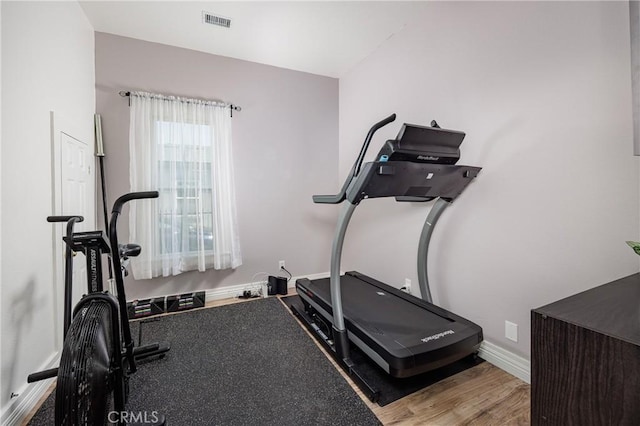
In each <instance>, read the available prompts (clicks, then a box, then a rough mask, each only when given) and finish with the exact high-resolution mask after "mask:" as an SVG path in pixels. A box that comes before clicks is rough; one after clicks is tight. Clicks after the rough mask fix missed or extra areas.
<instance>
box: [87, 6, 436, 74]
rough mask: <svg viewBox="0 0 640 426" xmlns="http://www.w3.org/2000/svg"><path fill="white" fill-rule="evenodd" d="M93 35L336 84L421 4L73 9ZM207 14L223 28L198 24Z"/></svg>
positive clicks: (392, 33)
mask: <svg viewBox="0 0 640 426" xmlns="http://www.w3.org/2000/svg"><path fill="white" fill-rule="evenodd" d="M80 5H81V7H82V8H83V9H84V12H85V14H86V15H87V17H88V18H89V20H90V22H91V23H92V25H93V27H94V29H95V30H96V31H98V32H105V33H110V34H116V35H121V36H126V37H132V38H136V39H140V40H146V41H152V42H157V43H162V44H167V45H171V46H178V47H183V48H187V49H193V50H199V51H202V52H208V53H212V54H216V55H222V56H228V57H232V58H237V59H243V60H247V61H251V62H258V63H262V64H267V65H273V66H277V67H282V68H289V69H293V70H297V71H304V72H309V73H313V74H320V75H326V76H330V77H340V76H342V75H344V73H346V72H348V71H349V70H350V69H351V68H352V67H354V66H355V65H356V64H357V63H358V62H360V61H361V60H363V59H364V58H366V57H367V56H368V55H369V54H371V53H372V52H373V51H375V50H376V49H377V48H378V46H380V45H381V44H382V43H384V42H385V40H387V39H389V38H390V37H392V36H393V35H394V34H395V33H397V32H399V31H401V30H402V29H403V28H404V27H405V25H406V24H407V23H408V22H409V21H410V20H411V19H413V18H414V17H415V16H416V15H417V14H418V11H419V10H421V9H423V8H424V7H425V6H426V2H401V1H397V2H396V1H390V2H382V1H316V2H306V1H293V2H271V1H257V2H244V1H230V2H211V1H200V2H197V1H196V2H191V1H189V2H187V1H80ZM203 11H206V12H209V13H213V14H215V15H221V16H223V17H225V18H230V19H231V21H232V22H231V27H230V28H222V27H218V26H214V25H210V24H204V23H203V19H202V12H203Z"/></svg>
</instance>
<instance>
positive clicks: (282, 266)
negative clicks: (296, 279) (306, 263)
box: [278, 260, 286, 269]
mask: <svg viewBox="0 0 640 426" xmlns="http://www.w3.org/2000/svg"><path fill="white" fill-rule="evenodd" d="M282 268H286V266H284V260H279V261H278V269H282Z"/></svg>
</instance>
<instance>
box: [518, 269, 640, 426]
mask: <svg viewBox="0 0 640 426" xmlns="http://www.w3.org/2000/svg"><path fill="white" fill-rule="evenodd" d="M531 422H532V424H534V425H580V426H584V425H636V426H637V425H640V274H634V275H631V276H628V277H626V278H622V279H619V280H617V281H613V282H611V283H608V284H604V285H601V286H599V287H596V288H593V289H591V290H587V291H584V292H582V293H579V294H576V295H574V296H571V297H567V298H566V299H562V300H560V301H558V302H555V303H551V304H549V305H546V306H543V307H541V308H538V309H533V310H532V311H531Z"/></svg>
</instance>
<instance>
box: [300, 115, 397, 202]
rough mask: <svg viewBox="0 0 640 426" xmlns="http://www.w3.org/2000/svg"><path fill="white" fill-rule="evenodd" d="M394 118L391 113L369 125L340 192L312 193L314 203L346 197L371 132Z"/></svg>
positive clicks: (362, 158) (358, 168) (371, 134)
mask: <svg viewBox="0 0 640 426" xmlns="http://www.w3.org/2000/svg"><path fill="white" fill-rule="evenodd" d="M395 119H396V115H395V113H394V114H391V115H390V116H388V117H387V118H385V119H384V120H380V121H378V122H377V123H376V124H374V125H373V126H371V129H369V133H367V137H366V138H365V139H364V143H363V144H362V148H360V154H358V158H357V159H356V162H355V163H354V164H353V167H351V171H349V174H348V175H347V179H346V180H345V182H344V184H343V185H342V188H341V189H340V192H338V193H337V194H335V195H314V196H313V197H312V198H313V202H314V203H316V204H340V203H341V202H343V201H344V200H345V199H346V197H347V189H348V188H349V185H350V184H351V182H352V181H353V180H354V179H355V178H356V177H357V176H358V174H359V173H360V168H361V167H362V162H363V161H364V156H365V154H366V153H367V149H368V148H369V144H370V143H371V139H372V138H373V134H374V133H375V132H376V131H378V129H380V128H382V127H384V126H386V125H387V124H389V123H391V122H393V121H395Z"/></svg>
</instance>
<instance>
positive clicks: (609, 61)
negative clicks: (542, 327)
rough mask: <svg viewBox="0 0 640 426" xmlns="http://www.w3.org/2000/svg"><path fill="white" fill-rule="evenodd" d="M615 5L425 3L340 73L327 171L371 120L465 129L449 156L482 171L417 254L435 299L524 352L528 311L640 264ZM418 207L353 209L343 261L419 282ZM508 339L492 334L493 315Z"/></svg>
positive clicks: (377, 204) (424, 208) (621, 32)
mask: <svg viewBox="0 0 640 426" xmlns="http://www.w3.org/2000/svg"><path fill="white" fill-rule="evenodd" d="M629 61H630V59H629V16H628V4H627V3H626V2H593V3H592V2H576V3H574V2H568V3H564V2H563V3H553V2H548V3H547V2H533V3H524V2H517V3H507V2H502V3H488V2H487V3H485V2H477V3H476V2H472V3H457V2H447V3H444V2H442V3H430V4H429V7H428V8H427V9H426V13H425V14H423V15H420V16H416V17H415V22H414V23H412V24H410V25H408V26H407V27H406V29H405V30H404V31H403V32H401V33H399V34H397V35H395V36H394V37H393V38H391V39H390V40H388V41H387V42H386V43H385V44H384V45H383V46H381V47H380V48H379V49H378V50H377V51H376V52H375V53H374V54H372V55H371V56H370V57H368V58H367V59H366V60H364V61H363V62H361V63H360V64H359V65H358V66H356V67H355V68H354V69H353V70H351V72H349V73H348V74H347V75H345V76H344V77H343V78H341V79H340V171H341V173H342V176H344V174H345V173H346V172H347V170H348V169H349V167H350V165H351V163H352V162H353V161H354V157H355V155H356V153H357V152H358V150H359V147H360V144H361V143H362V140H363V138H364V135H365V134H366V131H367V130H368V128H369V126H370V125H371V124H372V123H373V122H375V121H378V120H379V119H381V118H383V117H385V116H386V115H388V114H390V113H391V112H397V113H398V117H399V118H398V122H396V123H394V124H393V125H390V126H389V128H388V129H384V130H383V131H381V132H380V133H381V135H379V136H378V137H377V138H376V139H375V140H374V143H373V144H372V148H371V150H372V151H373V152H374V153H375V152H377V150H378V148H379V146H380V145H381V143H382V141H384V140H385V138H390V137H393V136H395V134H396V133H397V131H398V129H399V126H400V124H401V123H402V122H409V123H416V124H424V125H427V124H428V123H429V122H430V120H432V119H437V120H438V122H439V123H440V125H441V126H443V127H448V128H453V129H459V130H463V131H465V132H466V133H467V138H466V140H465V142H464V143H463V144H462V147H461V150H462V159H461V161H460V164H468V165H477V166H482V167H483V171H482V172H481V174H480V175H479V176H478V177H477V179H476V180H475V182H473V183H472V184H471V185H470V186H469V187H468V188H467V190H466V191H465V192H464V193H463V194H462V196H461V197H460V198H459V199H458V200H456V201H455V203H453V205H452V206H451V207H450V208H449V209H448V210H447V211H445V213H444V215H443V216H442V218H441V221H440V223H439V224H438V226H437V229H436V231H435V233H434V237H433V240H432V244H431V249H432V253H431V255H430V258H429V267H430V268H431V269H430V279H431V280H432V284H433V288H432V293H433V295H434V299H435V301H437V302H439V303H440V304H441V305H442V306H444V307H445V308H448V309H451V310H452V311H454V312H456V313H458V314H460V315H463V316H465V317H467V318H469V319H471V320H473V321H475V322H477V323H478V324H480V325H481V326H482V327H483V328H484V332H485V338H486V339H487V340H489V341H491V342H493V343H496V344H498V345H500V346H502V347H504V348H506V349H508V350H511V351H512V352H514V353H517V354H519V355H522V356H525V357H528V354H529V352H530V342H529V340H530V309H532V308H535V307H538V306H541V305H544V304H547V303H549V302H552V301H555V300H557V299H559V298H562V297H565V296H568V295H571V294H573V293H576V292H578V291H581V290H583V289H587V288H590V287H593V286H596V285H599V284H603V283H605V282H608V281H610V280H613V279H616V278H620V277H623V276H626V275H629V274H632V273H635V272H637V271H638V259H637V256H636V255H635V254H633V252H632V251H631V250H630V249H629V248H628V247H627V246H626V245H625V240H628V239H635V238H638V237H639V235H638V234H639V224H638V217H639V208H638V205H639V198H638V189H639V185H638V180H639V179H638V177H639V176H638V171H639V170H638V159H637V158H634V157H632V120H631V83H630V63H629ZM429 208H430V205H406V204H405V205H401V204H397V203H395V202H393V201H392V200H371V201H365V202H363V204H362V206H360V208H358V210H357V211H356V213H355V215H354V219H353V226H351V227H350V229H349V232H348V235H347V242H346V245H345V259H344V262H343V269H345V270H349V269H357V270H360V271H361V272H364V273H370V274H372V275H373V276H376V277H379V278H380V279H382V280H383V281H386V282H389V283H392V284H393V285H396V286H398V287H400V286H401V284H403V283H404V278H405V277H407V278H411V279H412V280H413V282H414V283H416V284H414V289H415V290H417V273H416V266H415V263H416V257H415V256H416V249H417V239H418V236H419V233H420V230H421V228H422V224H423V221H424V218H425V217H426V214H427V212H428V209H429ZM505 320H509V321H512V322H515V323H517V324H518V325H519V328H520V336H519V342H518V343H513V342H511V341H509V340H506V339H505V338H504V321H505Z"/></svg>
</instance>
